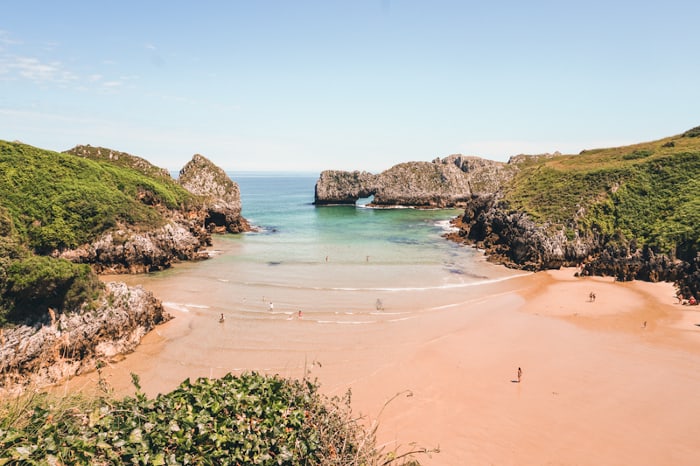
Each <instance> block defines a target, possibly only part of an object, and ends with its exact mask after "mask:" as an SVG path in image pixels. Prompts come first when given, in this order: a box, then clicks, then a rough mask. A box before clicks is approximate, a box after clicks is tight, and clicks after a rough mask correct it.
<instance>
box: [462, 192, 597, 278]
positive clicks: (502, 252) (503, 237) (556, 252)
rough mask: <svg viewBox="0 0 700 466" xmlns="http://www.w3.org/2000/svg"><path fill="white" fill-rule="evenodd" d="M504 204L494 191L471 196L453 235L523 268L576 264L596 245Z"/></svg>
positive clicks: (508, 263)
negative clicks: (457, 229)
mask: <svg viewBox="0 0 700 466" xmlns="http://www.w3.org/2000/svg"><path fill="white" fill-rule="evenodd" d="M504 207H505V206H504V205H503V204H500V203H499V196H498V195H497V194H490V195H475V196H472V197H471V198H470V199H469V201H468V202H467V205H466V208H465V212H464V215H463V216H462V217H461V218H459V220H458V226H459V227H460V230H459V232H458V233H457V234H456V238H460V239H461V240H466V241H468V242H469V243H471V244H473V245H475V246H476V247H478V248H480V249H484V250H485V253H486V255H488V256H489V259H490V260H492V261H494V262H498V263H501V264H504V265H508V266H511V267H516V268H522V269H525V270H543V269H549V268H558V267H561V266H572V265H578V264H580V263H581V262H583V261H584V260H585V259H586V258H587V257H588V256H589V255H590V254H592V253H594V252H595V251H596V250H597V249H598V247H599V246H598V245H597V244H596V242H595V241H593V240H591V239H586V238H579V237H578V236H576V237H574V238H571V239H569V238H567V236H566V235H565V233H564V231H563V230H562V229H561V228H559V227H557V226H555V225H551V224H544V225H538V224H537V223H535V222H534V221H533V220H532V219H531V218H530V217H529V216H528V215H527V214H526V213H523V212H518V211H509V210H508V209H506V208H504ZM456 238H455V239H456Z"/></svg>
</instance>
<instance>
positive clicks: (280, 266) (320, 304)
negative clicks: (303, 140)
mask: <svg viewBox="0 0 700 466" xmlns="http://www.w3.org/2000/svg"><path fill="white" fill-rule="evenodd" d="M229 176H230V177H231V179H232V180H233V181H235V182H236V183H238V185H239V187H240V191H241V202H242V206H243V211H242V214H243V216H244V217H245V218H246V219H247V220H248V221H249V222H250V224H251V225H253V226H254V228H255V231H253V232H250V233H245V234H241V235H221V236H217V237H216V239H215V247H214V248H213V249H212V250H211V251H210V253H211V256H212V258H211V259H210V260H208V261H205V262H202V263H193V264H178V265H176V266H175V267H174V268H173V269H171V270H169V271H165V272H159V273H158V274H152V275H154V277H152V278H153V279H154V280H157V281H161V280H166V279H168V278H169V277H172V276H174V275H175V276H176V275H178V274H181V273H188V274H191V275H193V277H192V281H196V282H199V283H198V285H197V286H198V287H199V289H200V290H201V291H203V292H204V294H203V295H202V294H201V293H198V295H199V296H200V299H199V300H198V299H196V296H197V295H195V296H192V297H191V300H192V301H193V302H169V304H170V305H171V306H177V307H178V308H181V309H183V310H188V309H189V308H192V307H196V306H200V307H203V308H206V309H211V311H210V312H211V313H212V314H215V315H220V314H221V313H223V314H225V315H228V316H229V317H233V318H236V319H269V318H274V317H280V318H293V317H299V311H301V314H302V316H304V317H305V318H307V319H309V320H316V321H317V322H319V323H354V324H359V323H372V322H376V321H378V320H386V319H387V318H388V316H396V317H395V318H403V317H407V316H410V315H411V314H412V313H415V312H419V311H422V310H424V308H425V303H424V302H423V301H422V300H421V299H420V297H421V294H425V293H426V292H429V291H435V290H441V291H443V292H444V295H445V299H440V300H438V302H436V303H432V306H430V307H436V306H437V307H440V306H442V305H446V304H447V303H449V302H451V300H452V301H454V299H453V295H454V294H455V293H456V294H459V293H460V292H464V290H466V289H468V288H472V287H475V286H478V285H480V284H484V283H492V282H495V281H501V280H505V279H508V278H510V277H512V276H513V275H514V272H513V271H509V270H508V269H505V268H503V267H499V266H495V265H493V264H490V263H488V262H486V261H485V259H484V257H483V252H481V251H478V250H476V249H474V248H472V247H470V246H466V245H461V244H457V243H455V242H452V241H449V240H447V239H445V238H444V237H443V236H444V235H445V234H446V233H448V232H449V231H450V230H451V229H453V227H452V225H451V223H450V220H452V219H453V218H455V217H456V216H457V215H459V214H460V213H461V211H460V210H458V209H434V210H425V209H414V208H408V207H404V208H401V207H398V208H373V207H369V206H368V205H367V204H368V203H369V202H370V201H371V199H360V200H358V202H357V203H356V205H351V206H348V205H337V206H315V205H314V188H315V184H316V181H317V179H318V175H317V174H313V173H304V174H299V173H294V174H291V173H270V172H243V173H238V172H237V173H229ZM193 269H194V270H195V271H194V272H193ZM147 280H148V279H147ZM202 298H205V299H202ZM197 301H202V302H200V303H197ZM204 301H206V302H204ZM217 313H218V314H217Z"/></svg>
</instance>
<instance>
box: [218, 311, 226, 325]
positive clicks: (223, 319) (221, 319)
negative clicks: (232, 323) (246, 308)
mask: <svg viewBox="0 0 700 466" xmlns="http://www.w3.org/2000/svg"><path fill="white" fill-rule="evenodd" d="M225 320H226V317H224V313H223V312H222V313H221V316H220V317H219V323H223V321H225Z"/></svg>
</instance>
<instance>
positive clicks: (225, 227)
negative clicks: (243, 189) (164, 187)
mask: <svg viewBox="0 0 700 466" xmlns="http://www.w3.org/2000/svg"><path fill="white" fill-rule="evenodd" d="M178 181H179V182H180V184H181V185H182V186H183V187H184V188H185V189H187V190H188V191H190V192H191V193H193V194H196V195H198V196H200V197H201V198H202V200H203V202H204V210H205V211H206V214H205V219H204V223H205V225H207V228H208V229H209V230H210V231H214V232H217V233H223V232H226V231H228V232H229V233H241V232H244V231H248V230H250V226H249V225H248V222H247V221H246V220H245V219H244V218H243V217H242V216H241V193H240V190H239V188H238V185H237V184H236V183H234V182H233V181H232V180H231V179H230V178H229V177H228V175H227V174H226V172H224V171H223V170H222V169H221V168H219V167H217V166H216V165H214V164H213V163H212V162H211V161H210V160H208V159H207V158H206V157H203V156H202V155H199V154H195V155H194V156H193V157H192V160H190V161H189V162H188V163H187V165H185V166H184V167H183V168H182V170H180V177H179V179H178Z"/></svg>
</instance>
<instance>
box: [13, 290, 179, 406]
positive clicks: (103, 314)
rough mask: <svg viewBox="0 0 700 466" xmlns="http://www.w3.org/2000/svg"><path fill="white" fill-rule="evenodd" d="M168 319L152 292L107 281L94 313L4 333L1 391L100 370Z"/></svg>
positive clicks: (67, 315)
mask: <svg viewBox="0 0 700 466" xmlns="http://www.w3.org/2000/svg"><path fill="white" fill-rule="evenodd" d="M168 319H170V316H169V315H168V314H167V313H166V312H165V311H164V310H163V306H162V304H161V302H160V301H159V300H157V299H156V298H155V297H154V296H153V294H152V293H151V292H150V291H146V290H144V289H143V288H141V287H127V286H126V285H125V284H124V283H107V284H106V293H105V294H104V296H103V298H102V300H101V301H100V302H99V303H98V305H97V307H96V309H94V310H87V309H83V311H82V312H76V313H62V314H59V315H55V314H54V315H52V316H49V315H47V317H46V319H44V322H41V323H37V324H35V325H33V326H28V325H19V326H16V327H12V328H4V329H0V374H2V378H0V393H3V392H4V393H10V392H17V391H21V389H22V387H23V386H26V385H27V384H33V385H35V386H45V385H48V384H51V383H55V382H57V381H60V380H62V379H65V378H66V377H70V376H73V375H76V374H81V373H83V372H88V371H91V370H94V369H95V368H96V365H97V364H98V362H99V361H110V360H112V359H114V358H116V357H118V356H119V355H121V354H124V353H128V352H130V351H133V349H134V348H135V347H136V345H137V344H138V343H139V341H141V338H142V337H143V336H144V335H145V334H146V332H148V331H149V330H151V329H152V328H153V327H155V326H156V325H158V324H159V323H162V322H164V321H166V320H168Z"/></svg>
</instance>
